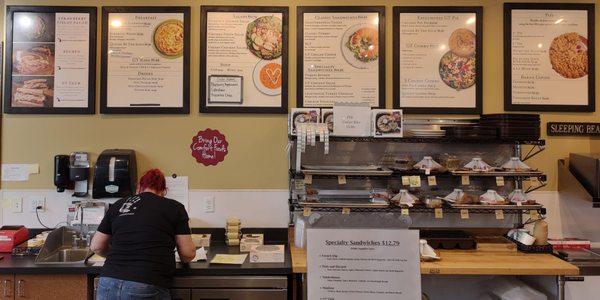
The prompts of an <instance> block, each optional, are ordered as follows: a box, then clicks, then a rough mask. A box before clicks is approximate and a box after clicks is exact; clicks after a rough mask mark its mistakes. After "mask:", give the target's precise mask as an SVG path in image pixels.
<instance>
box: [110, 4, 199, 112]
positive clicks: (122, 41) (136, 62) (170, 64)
mask: <svg viewBox="0 0 600 300" xmlns="http://www.w3.org/2000/svg"><path fill="white" fill-rule="evenodd" d="M101 71H102V77H101V78H102V81H101V85H102V88H101V90H100V112H101V113H103V114H189V112H190V8H189V7H183V6H181V7H180V6H160V7H158V6H122V7H114V6H111V7H103V8H102V68H101Z"/></svg>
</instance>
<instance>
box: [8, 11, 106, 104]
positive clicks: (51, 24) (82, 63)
mask: <svg viewBox="0 0 600 300" xmlns="http://www.w3.org/2000/svg"><path fill="white" fill-rule="evenodd" d="M6 28H7V41H6V53H7V55H6V57H7V58H6V72H5V74H6V80H5V99H4V110H5V112H6V113H22V114H92V113H94V103H95V99H94V97H95V83H96V80H95V78H96V71H95V66H96V64H95V58H96V8H95V7H52V6H8V9H7V27H6Z"/></svg>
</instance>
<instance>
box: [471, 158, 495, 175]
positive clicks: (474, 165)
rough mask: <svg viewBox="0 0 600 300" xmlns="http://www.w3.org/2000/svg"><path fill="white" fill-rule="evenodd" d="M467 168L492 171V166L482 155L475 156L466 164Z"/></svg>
mask: <svg viewBox="0 0 600 300" xmlns="http://www.w3.org/2000/svg"><path fill="white" fill-rule="evenodd" d="M464 168H465V169H468V170H472V171H479V172H488V171H492V169H493V168H492V166H490V165H488V164H487V163H486V162H484V161H483V160H482V159H481V157H473V159H472V160H471V161H470V162H469V163H468V164H466V165H465V166H464Z"/></svg>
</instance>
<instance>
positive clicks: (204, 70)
mask: <svg viewBox="0 0 600 300" xmlns="http://www.w3.org/2000/svg"><path fill="white" fill-rule="evenodd" d="M201 20H202V27H201V34H200V35H201V37H202V39H203V41H202V43H201V50H200V52H201V53H200V60H201V61H200V65H201V70H200V78H201V79H200V111H201V112H206V113H287V101H288V99H287V97H288V95H287V88H288V86H287V61H288V58H287V29H288V8H287V7H275V6H273V7H261V6H243V7H239V6H235V7H234V6H202V8H201Z"/></svg>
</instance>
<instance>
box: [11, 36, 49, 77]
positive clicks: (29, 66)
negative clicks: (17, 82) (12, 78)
mask: <svg viewBox="0 0 600 300" xmlns="http://www.w3.org/2000/svg"><path fill="white" fill-rule="evenodd" d="M13 74H14V75H53V74H54V45H53V44H42V43H22V44H21V43H19V44H15V45H14V50H13Z"/></svg>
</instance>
